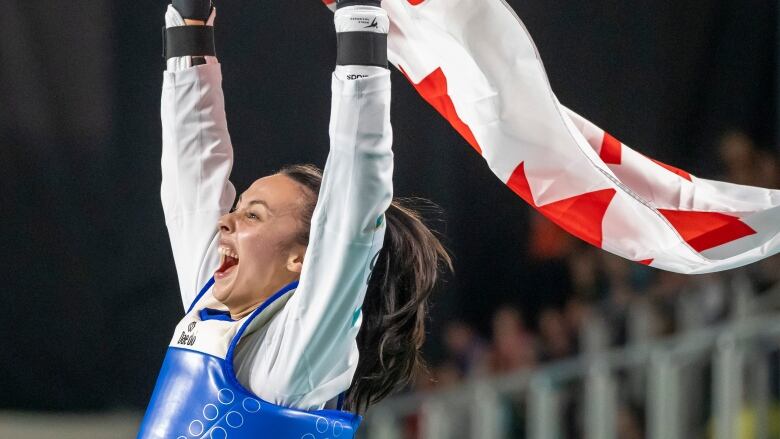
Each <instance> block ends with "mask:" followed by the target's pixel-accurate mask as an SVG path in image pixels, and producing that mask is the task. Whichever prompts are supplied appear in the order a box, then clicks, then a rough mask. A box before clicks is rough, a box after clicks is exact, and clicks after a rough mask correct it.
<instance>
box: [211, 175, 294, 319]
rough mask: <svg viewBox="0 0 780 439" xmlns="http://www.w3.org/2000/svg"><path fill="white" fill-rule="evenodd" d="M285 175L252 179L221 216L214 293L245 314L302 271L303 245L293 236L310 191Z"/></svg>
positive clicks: (235, 314) (236, 312)
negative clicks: (218, 263)
mask: <svg viewBox="0 0 780 439" xmlns="http://www.w3.org/2000/svg"><path fill="white" fill-rule="evenodd" d="M305 190H306V189H305V188H304V187H303V186H301V185H300V184H298V183H296V182H295V181H293V180H292V179H290V178H289V177H287V176H285V175H282V174H274V175H271V176H268V177H264V178H261V179H259V180H257V181H255V182H254V183H253V184H252V186H250V187H249V189H247V190H246V192H244V193H243V194H241V196H240V197H239V199H238V203H237V204H236V207H235V209H234V210H233V211H232V212H230V213H228V214H225V215H223V216H222V218H220V219H219V253H220V267H219V268H218V269H217V271H216V272H215V273H214V279H215V284H214V297H215V298H216V299H217V300H219V301H220V302H222V303H224V304H225V305H227V307H228V308H229V309H230V313H231V315H232V316H233V318H237V317H243V316H244V315H246V314H248V313H249V312H251V311H252V310H253V309H255V308H256V307H257V306H258V305H259V304H261V303H262V302H263V301H264V300H265V299H267V298H268V297H269V296H271V295H272V294H273V293H275V292H276V291H278V290H280V289H281V288H282V287H284V286H285V285H287V284H288V283H290V282H292V281H294V280H296V279H298V278H299V277H300V273H301V268H302V265H303V256H304V253H305V252H306V247H305V246H303V245H301V244H299V243H298V242H297V240H296V238H297V237H298V234H299V232H300V227H302V223H301V221H300V215H301V213H302V210H303V207H304V206H305V203H306V201H307V197H308V196H309V195H308V194H307V193H306V192H305Z"/></svg>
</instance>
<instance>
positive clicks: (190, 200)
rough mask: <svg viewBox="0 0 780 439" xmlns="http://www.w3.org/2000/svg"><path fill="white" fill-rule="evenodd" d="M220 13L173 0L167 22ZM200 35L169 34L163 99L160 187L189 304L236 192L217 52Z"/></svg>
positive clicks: (209, 269)
mask: <svg viewBox="0 0 780 439" xmlns="http://www.w3.org/2000/svg"><path fill="white" fill-rule="evenodd" d="M177 8H178V9H177ZM180 10H181V11H180ZM215 15H216V11H215V10H214V9H213V8H211V5H210V2H203V1H200V0H197V1H179V0H175V1H174V4H173V5H170V6H168V10H167V11H166V14H165V24H166V27H167V28H168V29H172V28H179V29H180V28H182V27H183V26H185V25H188V24H189V25H195V27H193V28H192V29H193V30H208V28H204V27H202V24H203V23H206V24H207V25H208V26H213V25H214V18H215ZM185 20H186V21H185ZM188 30H189V29H188ZM200 36H201V37H202V34H200ZM201 37H199V36H198V34H196V33H194V34H189V36H188V34H185V33H169V34H168V36H167V39H168V41H167V48H168V53H169V55H172V56H171V57H169V58H168V59H167V60H166V64H167V70H166V71H165V73H164V78H163V87H162V103H161V118H162V134H163V151H162V186H161V190H160V192H161V198H162V205H163V212H164V213H165V223H166V226H167V227H168V235H169V237H170V241H171V248H172V250H173V257H174V260H175V262H176V271H177V273H178V278H179V287H180V289H181V297H182V303H183V305H184V308H185V309H187V308H188V307H189V306H190V303H191V302H192V300H193V299H194V298H195V295H196V294H197V292H198V290H199V289H200V288H201V287H202V286H203V284H204V283H205V282H206V281H207V280H208V279H209V278H210V277H211V275H212V273H213V272H214V270H215V269H216V267H217V265H218V263H219V261H218V254H217V252H216V248H215V247H214V246H215V245H216V241H215V237H216V234H217V220H218V219H219V217H220V216H221V215H222V214H224V213H225V212H227V211H228V210H230V207H231V206H232V204H233V201H234V199H235V196H236V191H235V188H234V187H233V185H232V184H231V183H230V181H229V180H228V178H229V176H230V171H231V168H232V166H233V148H232V146H231V142H230V135H229V134H228V129H227V121H226V119H225V104H224V97H223V94H222V73H221V70H220V65H219V63H218V62H217V59H216V56H214V53H213V52H212V51H211V50H208V49H206V50H205V51H204V48H203V47H199V43H198V41H200V46H202V41H203V38H201ZM212 41H213V40H212ZM171 52H173V53H171ZM174 55H175V56H174Z"/></svg>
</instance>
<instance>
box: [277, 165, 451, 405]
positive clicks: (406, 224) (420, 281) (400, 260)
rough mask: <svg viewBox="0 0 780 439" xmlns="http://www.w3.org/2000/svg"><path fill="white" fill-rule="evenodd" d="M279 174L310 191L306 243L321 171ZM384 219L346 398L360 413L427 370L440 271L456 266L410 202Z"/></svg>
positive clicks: (395, 204) (295, 169) (301, 168)
mask: <svg viewBox="0 0 780 439" xmlns="http://www.w3.org/2000/svg"><path fill="white" fill-rule="evenodd" d="M279 173H280V174H282V175H285V176H287V177H289V178H291V179H292V180H294V181H296V182H297V183H299V184H301V185H302V186H304V187H305V188H306V189H308V190H309V191H310V192H311V194H310V195H312V196H310V197H309V198H310V199H311V201H310V202H308V203H307V204H306V206H305V208H304V214H303V218H302V221H303V225H304V227H303V228H302V230H301V235H300V236H299V238H298V240H299V242H300V243H301V244H303V245H307V244H308V242H309V229H310V226H311V217H312V214H313V213H314V207H315V205H316V203H317V194H319V190H320V184H321V182H322V172H321V171H320V170H319V169H318V168H317V167H316V166H313V165H293V166H287V167H285V168H283V169H282V170H280V171H279ZM385 218H386V221H387V229H386V232H385V238H384V245H383V246H382V251H380V252H379V257H378V258H377V261H376V264H375V266H374V269H373V272H372V274H371V278H370V280H369V282H368V290H367V291H366V298H365V300H364V302H363V324H362V326H361V328H360V332H359V333H358V336H357V345H358V349H359V351H360V360H359V361H358V365H357V370H356V371H355V378H354V379H353V381H352V386H351V387H350V388H349V390H348V391H347V394H346V398H345V406H344V407H345V409H346V410H349V411H353V412H356V413H363V412H365V411H366V410H367V409H368V407H369V406H370V405H372V404H374V403H376V402H379V401H380V400H382V399H383V398H385V397H386V396H388V395H390V394H391V393H392V392H393V391H394V390H397V389H400V388H402V387H403V386H405V385H407V384H408V383H409V382H410V381H411V380H412V378H413V377H414V376H415V375H416V373H418V372H420V371H421V370H422V369H424V362H423V359H422V354H421V352H420V348H421V347H422V345H423V342H424V341H425V320H426V317H427V314H428V297H429V296H430V293H431V291H432V290H433V287H434V286H435V285H436V281H437V279H438V277H439V273H440V270H441V269H449V270H452V260H451V259H450V256H449V254H448V253H447V251H446V249H445V248H444V246H443V245H442V244H441V242H440V241H439V239H438V238H437V237H436V235H435V234H434V233H433V232H432V231H431V230H430V229H429V228H428V227H427V226H426V225H425V223H423V222H422V220H421V218H420V214H419V213H418V212H417V211H415V210H414V209H412V208H411V207H410V206H409V203H408V202H407V201H404V200H398V199H394V200H393V201H392V203H391V204H390V207H389V208H388V209H387V211H386V212H385Z"/></svg>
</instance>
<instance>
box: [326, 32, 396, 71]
mask: <svg viewBox="0 0 780 439" xmlns="http://www.w3.org/2000/svg"><path fill="white" fill-rule="evenodd" d="M336 41H337V44H338V46H337V50H336V64H337V65H340V66H377V67H384V68H387V34H384V33H375V32H342V33H338V34H336Z"/></svg>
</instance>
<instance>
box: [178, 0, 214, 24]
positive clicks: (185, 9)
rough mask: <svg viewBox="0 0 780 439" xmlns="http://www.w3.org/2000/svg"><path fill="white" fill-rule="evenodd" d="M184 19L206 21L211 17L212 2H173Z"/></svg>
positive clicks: (203, 0) (182, 0)
mask: <svg viewBox="0 0 780 439" xmlns="http://www.w3.org/2000/svg"><path fill="white" fill-rule="evenodd" d="M171 4H172V5H173V7H174V8H176V10H177V11H179V15H181V17H182V18H185V19H190V20H203V21H206V20H208V19H209V15H211V0H172V2H171Z"/></svg>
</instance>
